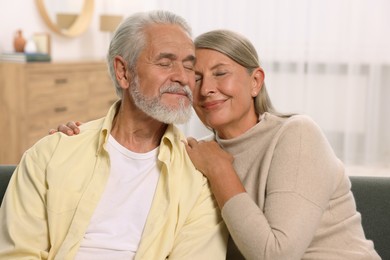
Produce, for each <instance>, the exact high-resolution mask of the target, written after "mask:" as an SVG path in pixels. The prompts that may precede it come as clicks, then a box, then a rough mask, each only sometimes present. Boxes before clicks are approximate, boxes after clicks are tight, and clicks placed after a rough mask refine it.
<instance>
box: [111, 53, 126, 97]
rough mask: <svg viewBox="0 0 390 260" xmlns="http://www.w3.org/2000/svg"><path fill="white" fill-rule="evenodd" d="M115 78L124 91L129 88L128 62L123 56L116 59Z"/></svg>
mask: <svg viewBox="0 0 390 260" xmlns="http://www.w3.org/2000/svg"><path fill="white" fill-rule="evenodd" d="M114 70H115V77H116V80H117V82H118V83H119V85H120V86H121V88H122V89H127V88H128V87H129V85H130V84H129V82H130V79H129V73H128V71H127V62H126V61H125V60H124V59H123V58H122V57H121V56H115V58H114Z"/></svg>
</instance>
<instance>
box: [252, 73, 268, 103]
mask: <svg viewBox="0 0 390 260" xmlns="http://www.w3.org/2000/svg"><path fill="white" fill-rule="evenodd" d="M264 77H265V75H264V71H263V69H262V68H260V67H259V68H256V69H255V70H253V72H252V92H251V93H252V96H253V97H256V96H257V95H258V94H259V93H260V90H261V87H262V86H263V83H264Z"/></svg>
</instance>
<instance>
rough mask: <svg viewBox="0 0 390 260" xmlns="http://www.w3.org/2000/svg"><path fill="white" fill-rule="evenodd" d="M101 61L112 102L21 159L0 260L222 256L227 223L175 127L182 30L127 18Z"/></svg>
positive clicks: (179, 23) (1, 217)
mask: <svg viewBox="0 0 390 260" xmlns="http://www.w3.org/2000/svg"><path fill="white" fill-rule="evenodd" d="M107 60H108V64H109V71H110V74H111V77H112V79H113V82H114V85H115V88H116V92H117V94H118V95H119V97H120V100H119V101H118V102H117V103H116V104H114V105H113V106H112V107H111V109H110V110H109V111H108V114H107V116H106V117H105V118H102V119H99V120H96V121H92V122H88V123H85V124H83V126H82V130H81V133H80V134H79V135H77V136H75V137H71V138H70V137H67V136H65V135H63V134H61V133H56V134H53V135H50V136H47V137H45V138H43V139H42V140H40V141H39V142H38V143H36V144H35V145H34V146H33V147H32V148H30V149H29V150H28V151H27V152H26V153H25V154H24V156H23V158H22V160H21V162H20V164H19V165H18V168H17V169H16V171H15V173H14V175H13V177H12V180H11V182H10V184H9V188H8V190H7V192H6V195H5V197H4V201H3V204H2V208H1V209H0V221H1V231H0V258H1V259H13V258H14V259H94V260H96V259H153V260H155V259H166V258H169V259H224V258H225V254H226V241H227V231H226V228H225V226H224V223H223V222H222V220H221V217H220V215H219V211H218V208H217V205H216V203H215V201H214V198H213V196H212V195H211V192H210V189H209V186H208V183H207V180H206V179H205V178H204V177H203V175H202V174H201V173H200V172H198V171H196V169H195V168H194V166H193V164H192V163H191V161H190V159H189V157H188V156H187V154H186V151H185V148H184V145H183V144H182V142H181V140H185V137H184V136H183V135H182V134H181V133H180V132H179V131H178V129H177V128H176V127H175V126H174V125H172V124H173V123H182V122H185V121H186V120H188V118H189V117H190V114H191V103H192V95H191V88H193V87H194V84H195V80H194V78H195V77H194V71H193V67H194V63H195V49H194V45H193V42H192V40H191V36H190V28H189V27H188V25H187V24H186V23H185V21H184V20H183V19H182V18H180V17H178V16H176V15H174V14H172V13H169V12H162V11H157V12H150V13H138V14H135V15H133V16H131V17H129V18H128V19H126V20H125V21H124V22H123V23H122V24H121V25H120V26H119V28H118V29H117V31H116V33H115V35H114V37H113V39H112V41H111V43H110V48H109V52H108V55H107ZM91 98H93V97H91Z"/></svg>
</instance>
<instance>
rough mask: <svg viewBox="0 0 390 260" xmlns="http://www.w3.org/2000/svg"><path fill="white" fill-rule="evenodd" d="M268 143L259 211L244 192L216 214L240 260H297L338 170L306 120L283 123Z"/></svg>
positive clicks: (327, 147) (323, 140)
mask: <svg viewBox="0 0 390 260" xmlns="http://www.w3.org/2000/svg"><path fill="white" fill-rule="evenodd" d="M274 138H275V142H273V143H274V145H273V147H270V149H269V152H270V153H272V156H270V158H271V159H270V160H271V161H270V162H269V168H268V173H267V174H268V178H267V183H266V194H265V204H264V209H260V208H259V206H258V205H257V204H256V203H255V202H254V201H253V200H252V198H251V197H250V196H249V195H248V194H247V193H242V194H239V195H236V196H235V197H233V198H232V199H230V200H229V201H228V202H227V203H226V204H225V206H224V208H223V209H222V216H223V218H224V220H225V223H226V225H227V227H228V229H229V231H230V234H231V236H232V238H233V240H234V241H235V243H236V245H237V247H238V248H239V249H240V251H241V253H242V254H243V255H244V256H245V258H246V259H301V258H302V256H303V254H304V253H305V250H306V249H307V248H308V246H309V244H310V242H311V241H312V239H313V237H314V234H315V232H316V230H317V228H318V226H319V223H320V220H321V218H322V214H323V212H324V209H325V208H326V207H327V205H328V203H329V200H330V198H331V194H332V193H333V192H334V190H335V187H336V185H337V182H338V180H337V179H338V177H337V176H339V175H338V174H339V173H340V171H342V166H341V164H340V162H339V160H338V159H337V158H336V157H335V155H334V153H333V150H332V149H331V147H330V145H329V144H328V142H327V140H326V138H325V137H324V135H323V134H322V132H321V130H320V129H319V128H318V127H317V125H315V124H314V122H312V121H311V120H310V119H308V118H306V117H298V118H296V119H292V120H289V121H288V122H287V123H286V124H285V125H284V126H283V127H282V128H281V129H280V130H279V132H278V134H277V135H276V136H275V137H274ZM259 172H260V170H259ZM259 174H260V173H259ZM259 185H260V184H259Z"/></svg>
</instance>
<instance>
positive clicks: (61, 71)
mask: <svg viewBox="0 0 390 260" xmlns="http://www.w3.org/2000/svg"><path fill="white" fill-rule="evenodd" d="M117 99H118V98H117V96H116V94H115V89H114V86H113V84H112V82H111V80H110V78H109V75H108V70H107V66H106V64H105V63H104V62H103V61H99V62H97V61H96V62H63V63H9V62H4V63H0V164H16V163H18V162H19V161H20V159H21V156H22V154H23V152H24V151H25V150H27V149H28V148H29V147H30V146H31V145H33V144H34V143H35V142H36V141H38V140H39V139H40V138H42V137H44V136H45V135H47V134H48V130H49V129H50V128H55V127H57V125H58V124H60V123H66V122H68V121H70V120H79V121H84V122H85V121H88V120H92V119H96V118H100V117H102V116H104V115H105V114H106V112H107V110H108V108H109V107H110V106H111V104H112V103H113V102H115V101H116V100H117Z"/></svg>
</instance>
